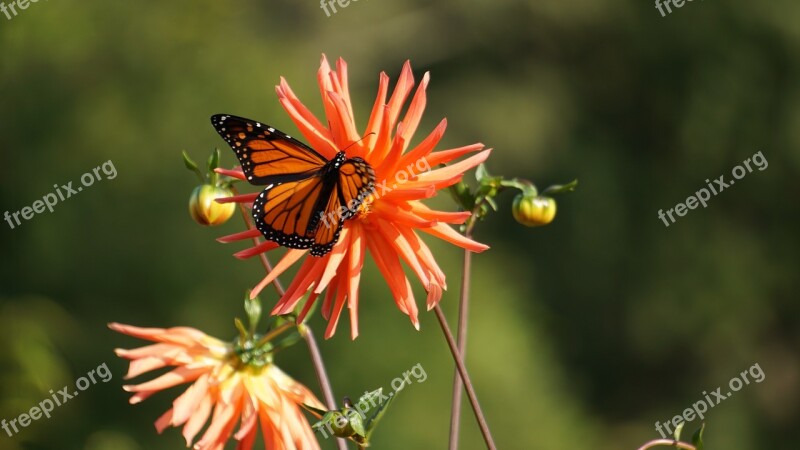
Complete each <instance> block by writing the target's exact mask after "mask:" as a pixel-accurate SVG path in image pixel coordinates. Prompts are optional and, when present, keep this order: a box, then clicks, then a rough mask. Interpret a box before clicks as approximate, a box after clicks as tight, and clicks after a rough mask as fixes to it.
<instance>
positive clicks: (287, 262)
mask: <svg viewBox="0 0 800 450" xmlns="http://www.w3.org/2000/svg"><path fill="white" fill-rule="evenodd" d="M307 252H308V250H307V249H303V250H300V249H294V248H290V249H289V250H288V251H286V254H285V255H283V258H281V260H280V261H278V264H276V265H275V267H274V268H273V269H272V272H270V273H269V274H267V276H266V277H264V279H263V280H261V282H259V283H258V284H257V285H256V286H255V287H254V288H253V290H252V291H251V292H250V298H256V297H257V296H258V293H259V292H261V290H262V289H264V288H265V287H266V286H267V285H268V284H270V283H272V281H273V280H275V278H277V277H278V276H279V275H280V274H282V273H283V272H285V271H286V269H288V268H289V267H291V266H292V264H294V263H296V262H297V260H299V259H300V258H302V257H303V255H305V254H306V253H307Z"/></svg>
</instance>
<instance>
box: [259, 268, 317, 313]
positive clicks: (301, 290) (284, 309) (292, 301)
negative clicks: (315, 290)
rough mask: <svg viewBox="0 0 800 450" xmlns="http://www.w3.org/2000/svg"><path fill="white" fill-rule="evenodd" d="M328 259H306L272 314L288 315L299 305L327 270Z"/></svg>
mask: <svg viewBox="0 0 800 450" xmlns="http://www.w3.org/2000/svg"><path fill="white" fill-rule="evenodd" d="M325 262H326V258H306V260H305V261H303V265H302V266H301V267H300V269H299V270H298V271H297V274H296V275H295V276H294V280H292V284H290V285H289V287H288V288H286V293H285V294H284V295H283V297H281V299H280V300H278V303H277V304H276V305H275V308H273V309H272V312H271V313H270V314H272V315H276V314H288V313H290V312H291V311H292V310H293V309H294V307H295V306H296V305H297V302H298V301H300V299H301V298H302V297H303V295H305V294H306V292H308V290H309V289H311V287H312V286H313V285H314V283H316V282H317V281H318V280H319V278H320V276H321V275H322V272H323V271H324V269H325Z"/></svg>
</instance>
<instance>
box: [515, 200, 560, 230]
mask: <svg viewBox="0 0 800 450" xmlns="http://www.w3.org/2000/svg"><path fill="white" fill-rule="evenodd" d="M511 212H512V214H514V219H516V220H517V222H519V223H521V224H523V225H525V226H526V227H538V226H541V225H547V224H548V223H550V222H552V221H553V219H554V218H555V217H556V201H555V200H553V199H552V198H550V197H545V196H542V195H536V196H526V195H523V194H519V195H517V196H516V198H514V206H513V207H512V209H511Z"/></svg>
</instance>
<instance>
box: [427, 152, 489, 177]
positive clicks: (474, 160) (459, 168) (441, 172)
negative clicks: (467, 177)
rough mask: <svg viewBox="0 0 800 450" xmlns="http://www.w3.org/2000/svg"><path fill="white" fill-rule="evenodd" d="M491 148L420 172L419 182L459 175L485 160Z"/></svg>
mask: <svg viewBox="0 0 800 450" xmlns="http://www.w3.org/2000/svg"><path fill="white" fill-rule="evenodd" d="M491 152H492V151H491V149H489V150H484V151H482V152H480V153H478V154H477V155H473V156H470V157H469V158H467V159H465V160H462V161H459V162H457V163H454V164H451V165H449V166H447V167H442V168H441V169H434V170H431V171H428V172H424V173H421V174H420V175H419V177H418V181H420V182H423V183H424V182H432V181H437V180H446V179H450V178H453V177H457V176H461V175H463V174H464V172H466V171H467V170H469V169H472V168H473V167H475V166H477V165H478V164H480V163H482V162H484V161H486V158H488V157H489V154H491Z"/></svg>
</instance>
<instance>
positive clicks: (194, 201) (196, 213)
mask: <svg viewBox="0 0 800 450" xmlns="http://www.w3.org/2000/svg"><path fill="white" fill-rule="evenodd" d="M231 196H233V192H231V190H230V189H226V188H223V187H219V186H214V185H211V184H203V185H200V186H197V187H196V188H194V191H192V195H191V197H189V214H191V216H192V219H194V221H195V222H197V223H199V224H200V225H222V224H223V223H225V222H227V221H228V219H230V218H231V216H232V215H233V213H234V212H236V203H217V202H216V201H215V200H216V199H218V198H223V197H231Z"/></svg>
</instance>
